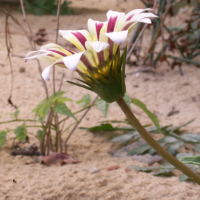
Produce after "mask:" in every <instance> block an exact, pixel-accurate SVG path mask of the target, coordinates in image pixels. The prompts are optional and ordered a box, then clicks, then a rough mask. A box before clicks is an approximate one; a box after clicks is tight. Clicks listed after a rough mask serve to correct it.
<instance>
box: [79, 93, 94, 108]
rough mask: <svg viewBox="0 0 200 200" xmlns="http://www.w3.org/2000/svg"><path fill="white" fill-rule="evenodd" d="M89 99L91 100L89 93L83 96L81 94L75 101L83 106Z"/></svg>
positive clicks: (88, 102)
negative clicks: (80, 97)
mask: <svg viewBox="0 0 200 200" xmlns="http://www.w3.org/2000/svg"><path fill="white" fill-rule="evenodd" d="M90 101H91V96H90V94H86V95H85V96H83V98H82V99H81V100H79V101H77V102H76V103H77V104H79V105H80V106H82V107H85V106H87V105H89V104H90Z"/></svg>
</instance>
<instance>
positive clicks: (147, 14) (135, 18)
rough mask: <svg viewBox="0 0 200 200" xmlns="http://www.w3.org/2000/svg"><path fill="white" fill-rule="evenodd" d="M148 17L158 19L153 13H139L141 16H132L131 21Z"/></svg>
mask: <svg viewBox="0 0 200 200" xmlns="http://www.w3.org/2000/svg"><path fill="white" fill-rule="evenodd" d="M148 17H158V16H156V15H154V14H153V13H141V14H138V15H136V16H134V17H133V20H134V21H139V20H141V19H144V18H148Z"/></svg>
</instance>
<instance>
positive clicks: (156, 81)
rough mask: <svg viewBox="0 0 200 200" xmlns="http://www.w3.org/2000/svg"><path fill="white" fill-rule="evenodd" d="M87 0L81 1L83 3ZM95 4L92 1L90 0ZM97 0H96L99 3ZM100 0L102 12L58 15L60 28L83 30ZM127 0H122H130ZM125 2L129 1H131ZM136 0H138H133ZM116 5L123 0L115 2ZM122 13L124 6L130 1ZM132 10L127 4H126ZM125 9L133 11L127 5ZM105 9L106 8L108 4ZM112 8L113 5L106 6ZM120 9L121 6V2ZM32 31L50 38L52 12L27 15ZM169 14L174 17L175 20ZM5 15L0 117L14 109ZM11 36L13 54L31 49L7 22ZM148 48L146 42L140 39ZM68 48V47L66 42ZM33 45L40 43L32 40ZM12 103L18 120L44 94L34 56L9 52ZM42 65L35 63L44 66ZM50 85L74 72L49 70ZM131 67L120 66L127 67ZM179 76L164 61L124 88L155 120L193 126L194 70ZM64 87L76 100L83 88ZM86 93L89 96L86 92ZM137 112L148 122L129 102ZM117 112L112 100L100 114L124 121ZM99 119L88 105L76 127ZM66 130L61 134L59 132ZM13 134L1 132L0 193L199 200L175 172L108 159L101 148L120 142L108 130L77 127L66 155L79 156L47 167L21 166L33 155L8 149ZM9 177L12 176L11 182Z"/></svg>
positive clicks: (198, 102)
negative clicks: (4, 136) (4, 135)
mask: <svg viewBox="0 0 200 200" xmlns="http://www.w3.org/2000/svg"><path fill="white" fill-rule="evenodd" d="M84 2H85V1H74V2H73V6H77V7H78V5H80V4H81V6H82V5H83V7H88V6H87V5H89V3H88V4H86V5H85V4H84ZM87 2H88V1H87ZM89 2H90V3H91V5H93V6H94V5H95V6H94V7H92V6H90V7H91V8H92V9H97V8H98V7H100V4H95V1H89ZM96 2H97V1H96ZM98 2H100V1H98ZM105 2H106V1H103V0H102V5H103V8H102V12H101V13H99V12H95V13H94V12H91V13H89V14H88V13H87V12H86V13H84V14H82V15H74V16H62V17H61V18H60V29H71V30H73V29H75V30H76V29H82V28H86V22H87V20H88V18H92V19H95V20H99V21H104V20H106V15H105V13H106V12H104V10H106V9H108V5H107V7H106V4H107V3H105ZM111 2H112V3H113V4H112V3H111V5H110V6H111V7H112V6H113V9H115V10H116V9H117V8H119V9H118V10H122V8H121V7H120V6H118V7H117V3H116V2H115V1H114V0H113V1H111ZM130 2H131V1H127V2H125V3H127V5H129V3H130ZM131 3H132V2H131ZM136 3H137V2H136ZM120 5H121V6H122V5H124V3H122V4H120ZM126 7H128V9H127V10H125V11H128V10H129V9H130V7H129V6H125V8H126ZM132 7H133V8H134V4H133V3H132ZM133 8H132V9H133ZM109 9H110V7H109ZM111 9H112V8H111ZM123 9H124V7H123ZM13 15H14V16H15V17H16V18H17V19H18V20H19V21H20V23H22V24H23V25H24V26H25V23H24V22H23V18H22V16H21V15H20V14H19V13H18V12H17V11H14V12H13ZM28 17H29V21H30V24H31V26H32V29H33V32H34V33H35V32H37V30H38V29H39V28H46V30H47V32H48V42H54V41H55V30H56V17H55V16H42V17H36V16H32V15H30V16H28ZM174 20H176V19H174ZM4 26H5V16H4V15H3V13H0V52H1V53H0V69H1V73H0V85H1V86H0V94H1V95H0V115H1V119H0V120H1V121H5V120H9V119H11V117H10V115H9V114H8V113H11V112H14V108H12V107H11V106H10V105H9V104H8V103H7V99H8V97H9V92H10V81H11V76H10V67H9V62H8V59H7V57H6V47H5V36H4ZM10 31H11V33H13V34H12V45H13V54H17V55H20V56H25V55H26V53H27V52H29V51H30V47H29V44H28V41H27V39H26V38H25V37H24V36H23V34H22V31H21V30H20V29H19V28H18V27H17V26H16V25H14V24H13V23H10ZM58 42H59V44H62V45H66V46H67V45H69V44H68V43H67V42H66V41H65V40H63V39H62V38H59V41H58ZM146 45H147V46H148V44H146ZM68 47H69V48H71V47H70V46H68ZM37 48H39V46H37ZM12 63H13V73H14V87H13V96H12V100H13V103H14V104H16V105H17V106H20V111H21V113H20V116H21V118H26V117H29V118H30V117H31V116H28V115H29V114H30V112H31V111H32V110H33V108H34V107H35V106H36V105H37V104H38V102H39V101H41V100H42V99H43V98H44V97H45V93H44V89H43V87H42V82H41V80H40V75H39V73H38V69H37V63H36V61H30V62H28V63H27V64H25V63H24V61H23V60H22V59H21V58H19V57H13V59H12ZM45 66H46V63H42V67H43V68H44V67H45ZM20 67H25V72H24V73H20V72H19V68H20ZM56 70H57V71H56V86H57V87H58V85H59V83H60V78H61V73H63V72H64V73H65V80H72V79H73V78H74V77H77V76H76V74H75V73H72V72H70V71H68V70H62V69H59V68H57V69H56ZM134 70H137V68H131V67H129V66H127V73H128V72H132V71H134ZM183 70H184V72H185V75H184V76H180V74H179V71H178V69H177V68H176V69H175V70H173V71H172V70H171V69H170V67H169V66H166V65H165V64H161V65H160V67H159V68H158V69H157V70H153V71H152V72H151V73H140V74H138V75H139V76H136V75H135V74H133V75H128V76H127V79H126V85H127V93H128V94H129V96H131V97H135V98H138V99H140V100H141V101H143V102H144V103H146V105H147V107H148V108H149V109H150V110H151V111H152V112H154V113H155V114H156V115H157V116H158V118H159V121H160V123H161V124H162V125H167V124H174V125H175V126H177V125H180V124H183V123H185V122H187V121H189V120H191V119H193V118H196V120H195V122H193V123H192V124H190V125H189V126H187V128H186V130H187V132H197V133H199V132H200V123H199V121H200V114H199V109H200V92H199V79H200V71H199V69H198V68H196V67H195V66H192V65H184V66H183ZM47 84H48V88H49V91H50V92H52V83H51V82H48V83H47ZM63 89H64V90H68V93H67V96H68V97H70V98H73V99H74V100H79V99H80V98H82V96H83V95H84V94H87V93H90V92H88V91H86V90H83V89H80V88H78V87H75V86H72V85H69V84H67V83H64V84H63ZM90 94H91V95H92V97H93V98H94V97H95V94H93V93H90ZM68 106H69V107H71V109H74V110H76V109H78V107H77V106H76V105H75V104H68ZM172 107H174V108H175V109H176V110H178V111H180V112H179V113H178V114H177V115H173V116H171V117H167V114H168V113H169V111H171V110H172ZM132 109H133V111H134V112H135V113H136V116H137V117H138V118H139V120H140V121H141V123H142V124H147V123H149V122H150V120H149V119H148V118H147V117H146V115H145V114H144V113H143V112H142V111H141V110H140V109H139V108H137V107H134V106H133V107H132ZM124 118H125V117H124V115H123V114H122V111H121V110H120V109H119V107H118V106H117V105H116V104H112V105H111V106H110V111H109V114H108V117H107V119H113V120H115V119H121V120H122V119H124ZM101 120H105V119H104V117H103V115H102V113H100V112H99V111H98V110H97V109H96V108H93V109H92V110H91V111H90V112H89V114H88V115H87V117H86V118H85V119H84V120H83V121H82V123H81V126H88V127H89V126H93V125H96V124H97V123H98V122H99V121H101ZM15 127H16V124H9V125H8V124H7V125H1V127H0V130H5V128H10V129H13V128H15ZM36 131H37V129H36V128H35V129H34V128H32V129H30V132H32V133H36ZM67 134H68V133H66V134H65V135H64V138H65V137H66V136H67ZM12 138H14V134H13V133H10V134H9V135H8V140H7V142H6V146H5V148H4V149H3V150H1V151H0V172H1V173H0V180H1V181H0V199H10V200H13V199H16V200H18V199H19V200H22V199H24V200H29V199H48V200H50V199H52V200H53V199H57V200H60V199H66V200H67V199H70V200H72V199H73V200H79V199H87V200H90V199H91V200H96V199H98V200H100V199H101V200H116V199H122V200H123V199H127V200H153V199H156V200H157V199H162V200H198V199H199V198H200V190H199V186H198V185H197V184H195V183H186V182H184V183H181V182H179V180H178V177H176V176H175V177H170V178H164V177H154V176H152V175H151V174H146V173H141V172H137V171H134V170H130V171H127V170H126V168H127V167H129V166H130V165H139V166H146V165H145V164H144V163H140V162H137V161H134V160H132V158H125V159H123V158H115V157H111V156H110V155H109V154H108V152H109V151H110V150H113V149H116V148H118V147H120V144H112V143H110V142H109V139H111V138H112V135H111V134H110V133H102V135H100V134H96V135H94V134H92V133H90V132H87V131H84V130H79V129H77V130H76V131H75V133H74V134H73V135H72V137H71V138H70V140H69V143H68V153H69V154H70V155H72V156H73V157H75V158H77V159H78V160H81V161H82V162H81V163H79V164H76V165H64V166H61V167H60V166H51V167H47V166H44V165H41V164H39V163H36V164H29V165H26V164H25V163H27V162H31V161H33V160H34V159H36V158H31V157H24V156H16V157H12V156H11V155H10V154H9V153H10V152H11V150H12V141H13V140H11V139H12ZM30 138H31V144H32V143H36V144H38V143H37V141H36V140H35V139H34V137H32V136H30ZM112 165H119V169H117V170H113V171H101V172H99V173H94V174H91V173H90V172H91V170H92V169H93V168H94V167H97V168H105V167H109V166H112ZM13 180H15V182H13Z"/></svg>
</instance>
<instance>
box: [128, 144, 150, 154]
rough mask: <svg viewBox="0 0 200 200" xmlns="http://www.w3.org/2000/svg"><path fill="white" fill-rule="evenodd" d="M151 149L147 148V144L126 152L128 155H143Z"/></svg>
mask: <svg viewBox="0 0 200 200" xmlns="http://www.w3.org/2000/svg"><path fill="white" fill-rule="evenodd" d="M150 148H151V147H150V146H149V144H144V145H142V146H140V147H137V148H135V149H132V150H130V151H128V155H134V154H136V155H139V154H143V153H145V152H146V151H148V150H149V149H150Z"/></svg>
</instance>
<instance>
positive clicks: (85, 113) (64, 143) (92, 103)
mask: <svg viewBox="0 0 200 200" xmlns="http://www.w3.org/2000/svg"><path fill="white" fill-rule="evenodd" d="M97 98H98V95H97V96H96V97H95V99H94V100H93V101H92V102H91V103H90V107H89V108H88V109H87V110H86V111H85V112H84V114H83V115H82V116H81V118H80V119H79V121H78V122H77V123H76V125H75V126H74V128H73V129H72V130H71V132H70V133H69V135H68V137H67V138H66V140H65V141H64V142H63V146H65V145H66V143H67V141H68V140H69V138H70V137H71V135H72V134H73V132H74V131H75V130H76V128H77V126H78V125H79V124H80V123H81V121H82V119H83V118H84V117H85V116H86V115H87V113H88V112H89V110H90V109H91V108H92V106H93V105H94V104H95V101H96V100H97Z"/></svg>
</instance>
